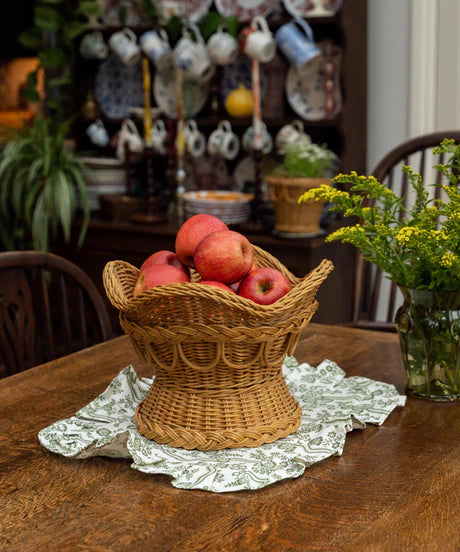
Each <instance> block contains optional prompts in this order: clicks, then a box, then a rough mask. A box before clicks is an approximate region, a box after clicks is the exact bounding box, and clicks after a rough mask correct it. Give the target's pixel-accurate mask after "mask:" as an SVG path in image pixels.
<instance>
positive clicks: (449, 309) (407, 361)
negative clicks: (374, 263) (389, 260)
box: [396, 286, 460, 401]
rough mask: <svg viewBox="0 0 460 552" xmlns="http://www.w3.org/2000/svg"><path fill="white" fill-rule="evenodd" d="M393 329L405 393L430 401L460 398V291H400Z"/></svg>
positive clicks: (403, 289)
mask: <svg viewBox="0 0 460 552" xmlns="http://www.w3.org/2000/svg"><path fill="white" fill-rule="evenodd" d="M400 289H401V292H402V294H403V296H404V304H403V305H402V307H400V308H399V310H398V312H397V313H396V326H397V330H398V334H399V339H400V343H401V348H402V353H403V360H404V366H405V369H406V374H407V387H406V392H407V394H408V395H411V396H413V397H420V398H423V399H429V400H433V401H455V400H456V399H458V398H460V354H459V353H460V290H458V291H429V290H416V289H409V288H404V287H401V286H400Z"/></svg>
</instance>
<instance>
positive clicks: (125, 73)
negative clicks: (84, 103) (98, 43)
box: [94, 53, 144, 119]
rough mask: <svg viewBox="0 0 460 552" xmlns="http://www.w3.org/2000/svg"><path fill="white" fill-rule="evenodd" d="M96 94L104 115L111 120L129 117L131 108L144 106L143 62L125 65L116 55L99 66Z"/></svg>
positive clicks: (111, 55) (110, 56)
mask: <svg viewBox="0 0 460 552" xmlns="http://www.w3.org/2000/svg"><path fill="white" fill-rule="evenodd" d="M94 93H95V96H96V100H97V102H98V104H99V105H100V107H101V109H102V111H103V113H104V115H105V116H106V117H109V118H111V119H125V118H126V117H129V109H130V108H131V107H141V106H143V105H144V86H143V80H142V65H141V62H140V61H139V63H134V64H133V65H125V64H124V63H122V62H121V61H120V60H119V59H118V58H117V57H116V55H115V54H113V53H112V54H110V55H109V57H108V58H107V59H106V60H105V61H103V62H102V63H101V64H100V65H99V69H98V71H97V73H96V79H95V85H94Z"/></svg>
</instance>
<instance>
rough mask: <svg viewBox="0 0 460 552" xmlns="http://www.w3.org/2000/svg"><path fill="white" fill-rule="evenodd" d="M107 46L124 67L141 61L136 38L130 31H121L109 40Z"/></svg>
mask: <svg viewBox="0 0 460 552" xmlns="http://www.w3.org/2000/svg"><path fill="white" fill-rule="evenodd" d="M109 46H110V48H111V49H112V50H113V51H114V52H115V54H116V55H117V56H118V58H119V59H120V60H121V61H122V62H123V63H125V64H126V65H132V64H134V63H137V62H138V61H139V60H140V59H141V49H140V48H139V46H138V44H137V37H136V35H135V34H134V33H133V31H132V30H131V29H123V30H121V31H118V32H116V33H114V34H113V35H112V36H111V37H110V38H109Z"/></svg>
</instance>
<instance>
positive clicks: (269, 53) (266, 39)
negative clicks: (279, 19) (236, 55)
mask: <svg viewBox="0 0 460 552" xmlns="http://www.w3.org/2000/svg"><path fill="white" fill-rule="evenodd" d="M241 38H242V43H241V49H242V50H243V52H244V53H245V54H246V55H247V56H249V57H250V58H251V59H256V60H258V61H261V62H262V63H268V62H269V61H271V60H272V59H273V58H274V57H275V54H276V41H275V39H274V38H273V35H272V33H271V31H270V29H269V27H268V23H267V21H266V19H265V17H262V16H261V15H257V16H256V17H254V18H253V19H252V21H251V26H250V27H247V28H246V29H244V30H243V31H242V33H241Z"/></svg>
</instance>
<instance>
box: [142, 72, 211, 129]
mask: <svg viewBox="0 0 460 552" xmlns="http://www.w3.org/2000/svg"><path fill="white" fill-rule="evenodd" d="M183 83H184V84H183V86H184V115H185V118H189V117H194V116H195V115H197V114H198V113H199V112H200V111H201V110H202V109H203V106H204V104H205V103H206V100H207V99H208V96H209V90H210V87H211V83H210V81H206V82H201V83H199V82H197V81H192V80H184V81H183ZM153 96H154V98H155V102H156V104H157V106H158V107H159V108H160V109H161V111H162V112H163V113H164V114H165V115H166V116H167V117H169V118H170V119H175V118H176V117H177V85H176V72H175V71H174V70H173V69H171V70H169V71H163V72H160V71H158V72H157V73H155V77H154V80H153Z"/></svg>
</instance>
